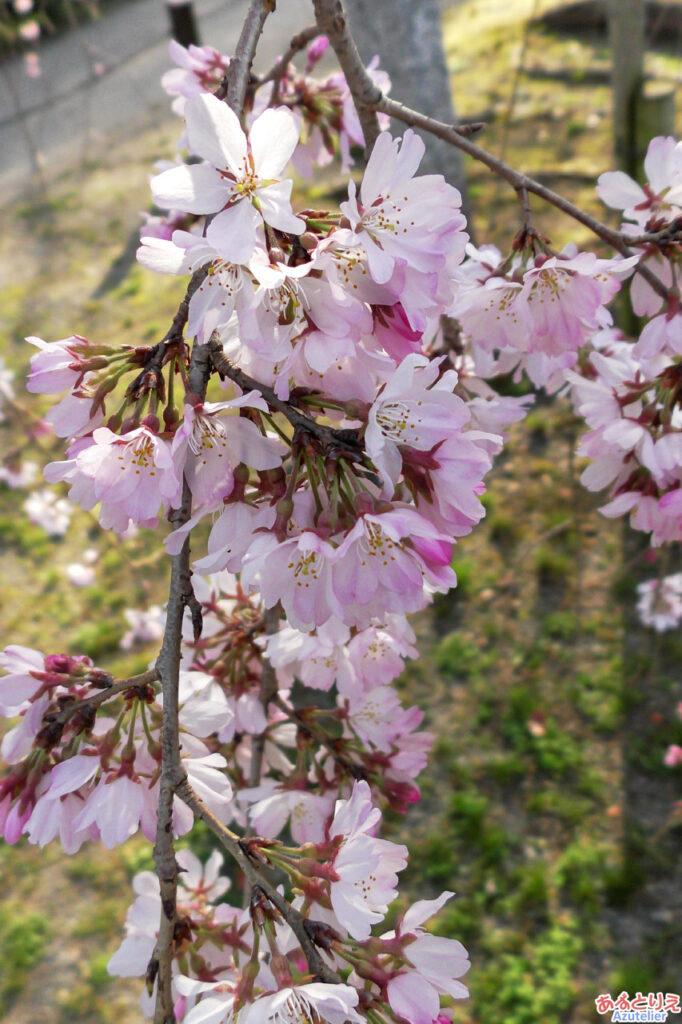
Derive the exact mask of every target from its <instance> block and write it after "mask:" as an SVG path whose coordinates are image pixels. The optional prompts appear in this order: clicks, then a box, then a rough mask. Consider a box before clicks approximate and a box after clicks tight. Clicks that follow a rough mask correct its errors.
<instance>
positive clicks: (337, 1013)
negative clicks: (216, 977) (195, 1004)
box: [195, 981, 365, 1024]
mask: <svg viewBox="0 0 682 1024" xmlns="http://www.w3.org/2000/svg"><path fill="white" fill-rule="evenodd" d="M357 1005H358V993H357V990H356V989H354V988H352V987H351V986H350V985H341V984H339V985H330V984H327V983H325V982H320V981H316V982H310V983H309V984H306V985H297V986H296V987H295V988H281V989H279V991H277V992H272V993H269V994H266V995H262V996H260V997H259V998H258V999H256V1000H255V1001H254V1002H252V1003H247V1004H246V1005H245V1006H244V1008H243V1009H242V1010H241V1011H240V1013H239V1016H238V1018H237V1021H238V1024H300V1021H304V1020H307V1021H327V1022H328V1024H364V1020H365V1018H364V1017H362V1016H361V1015H360V1014H359V1013H358V1012H357V1011H356V1009H355V1007H356V1006H357ZM200 1019H202V1020H203V1018H199V1017H195V1021H196V1024H198V1022H199V1020H200Z"/></svg>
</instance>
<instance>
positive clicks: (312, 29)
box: [258, 25, 320, 103]
mask: <svg viewBox="0 0 682 1024" xmlns="http://www.w3.org/2000/svg"><path fill="white" fill-rule="evenodd" d="M319 34H320V30H319V28H318V27H317V25H308V27H307V28H304V29H302V30H301V31H300V32H297V33H296V35H295V36H293V37H292V39H291V42H290V43H289V46H288V47H287V49H286V50H285V52H284V53H283V54H282V56H281V57H280V58H279V60H278V61H277V62H276V63H275V64H273V65H272V67H271V68H270V70H269V71H268V72H266V74H264V75H261V77H260V78H259V79H258V84H259V85H265V84H266V83H267V82H272V83H273V89H272V97H271V99H270V102H271V103H272V100H273V99H274V98H276V97H277V94H278V92H279V83H280V82H281V81H282V78H283V77H284V75H285V74H286V72H287V68H288V67H289V64H290V63H291V61H292V60H293V59H294V57H295V56H296V54H297V53H298V52H299V51H300V50H302V49H304V47H306V46H307V45H308V43H312V41H313V39H316V38H317V37H318V36H319Z"/></svg>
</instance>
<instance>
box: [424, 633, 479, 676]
mask: <svg viewBox="0 0 682 1024" xmlns="http://www.w3.org/2000/svg"><path fill="white" fill-rule="evenodd" d="M480 656H481V655H480V650H479V648H478V647H476V645H475V644H474V642H473V641H472V640H471V639H469V637H467V636H464V635H463V634H462V633H450V635H449V636H446V637H444V638H443V640H441V642H440V644H439V645H438V648H437V650H436V653H435V655H434V661H435V664H436V667H437V668H438V670H439V671H440V672H448V673H452V675H454V676H459V677H461V678H466V677H467V676H468V675H470V674H471V672H472V671H473V670H474V668H475V667H476V666H477V665H478V664H479V662H480Z"/></svg>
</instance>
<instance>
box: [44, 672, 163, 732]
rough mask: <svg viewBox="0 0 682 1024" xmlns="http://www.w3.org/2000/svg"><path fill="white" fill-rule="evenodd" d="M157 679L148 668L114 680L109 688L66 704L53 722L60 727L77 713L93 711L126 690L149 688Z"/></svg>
mask: <svg viewBox="0 0 682 1024" xmlns="http://www.w3.org/2000/svg"><path fill="white" fill-rule="evenodd" d="M158 678H159V674H158V672H157V671H156V669H155V668H150V669H148V670H147V672H141V673H140V675H138V676H130V678H129V679H115V680H114V681H113V682H112V683H111V685H110V686H106V687H104V688H103V689H102V690H100V691H99V693H95V694H93V695H92V696H91V697H84V698H83V700H78V701H74V703H73V704H67V706H66V707H65V708H64V709H63V710H62V711H60V712H59V714H58V715H57V717H56V719H55V721H58V722H59V723H60V724H62V725H66V723H67V722H68V721H69V720H70V719H71V718H73V716H74V715H75V714H77V713H78V712H79V711H85V710H87V711H90V710H95V709H96V708H98V707H100V706H101V705H102V704H105V703H106V702H107V701H108V700H113V699H114V697H118V695H119V694H120V693H125V692H126V691H127V690H138V689H141V688H142V687H144V686H149V684H150V683H154V682H156V680H157V679H158Z"/></svg>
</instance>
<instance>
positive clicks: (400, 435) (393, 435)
mask: <svg viewBox="0 0 682 1024" xmlns="http://www.w3.org/2000/svg"><path fill="white" fill-rule="evenodd" d="M439 370H440V365H439V361H437V360H431V361H430V360H429V359H428V358H427V357H426V356H422V355H416V354H414V355H408V356H406V357H405V359H403V361H402V362H401V363H400V365H399V366H398V368H397V369H396V371H395V373H394V374H393V375H392V376H391V377H390V379H389V380H388V381H387V383H386V385H385V387H384V388H383V389H382V391H381V392H380V394H379V396H378V398H377V399H376V401H375V402H374V403H373V405H372V407H371V409H370V411H369V417H368V422H367V431H366V434H365V445H366V449H367V454H368V455H369V456H370V458H371V459H372V461H373V462H374V464H375V466H376V467H377V469H378V470H379V472H380V473H381V476H382V479H383V481H384V491H383V493H384V495H385V496H386V497H388V498H390V497H391V496H392V494H393V489H394V486H395V484H396V483H397V482H398V477H399V476H400V472H401V470H402V456H401V454H400V447H402V446H408V447H410V448H414V449H417V450H418V451H430V450H431V449H432V448H435V447H436V445H438V444H440V443H441V442H442V441H444V440H445V439H446V438H448V437H453V436H455V435H458V434H459V433H460V432H461V429H462V427H463V426H464V424H465V423H466V422H467V420H468V419H469V412H468V410H467V407H466V405H465V403H464V402H463V401H462V399H461V398H459V397H458V396H457V395H455V394H453V390H454V387H455V385H456V383H457V374H456V373H455V372H454V370H448V371H446V372H445V373H444V374H443V375H442V376H441V377H440V378H439Z"/></svg>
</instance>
